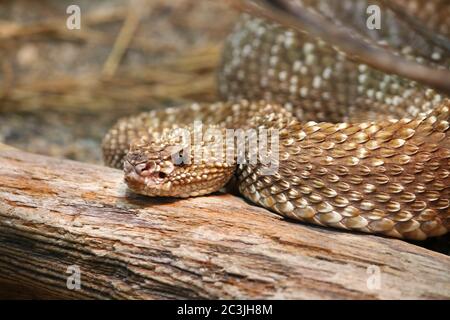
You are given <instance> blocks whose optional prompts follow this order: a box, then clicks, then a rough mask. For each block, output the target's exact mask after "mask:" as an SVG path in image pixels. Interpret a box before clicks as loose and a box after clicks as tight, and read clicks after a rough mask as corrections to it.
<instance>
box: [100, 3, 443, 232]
mask: <svg viewBox="0 0 450 320" xmlns="http://www.w3.org/2000/svg"><path fill="white" fill-rule="evenodd" d="M303 2H308V3H309V4H308V5H309V6H311V7H312V8H313V9H314V10H315V12H316V13H320V14H322V15H323V16H325V17H327V18H328V19H332V20H333V21H334V22H336V23H337V24H338V25H339V21H343V20H345V21H347V25H346V26H341V27H342V28H345V27H346V28H353V29H352V30H358V34H357V35H358V37H359V38H360V39H362V40H363V41H365V42H368V43H376V44H377V45H379V46H381V47H386V48H389V50H391V52H394V54H395V55H397V56H402V57H405V59H413V60H414V61H416V62H419V63H420V64H422V65H425V66H429V67H434V68H436V69H437V70H440V69H449V66H450V55H449V51H448V50H449V48H447V47H445V46H442V45H439V43H437V44H436V42H433V43H432V44H430V43H429V41H428V40H429V39H428V36H427V35H424V34H422V33H419V32H414V31H412V30H411V26H410V25H405V23H404V21H403V20H402V19H400V18H399V16H398V15H396V14H395V13H394V11H389V10H388V9H389V8H387V9H386V8H384V9H385V11H383V14H385V15H384V16H382V17H383V20H382V21H383V25H382V28H381V30H382V31H379V32H378V33H377V32H372V31H370V30H368V29H367V28H366V27H365V26H363V25H362V23H363V22H362V21H364V22H365V21H366V20H365V19H366V17H367V16H366V14H365V8H366V7H367V3H365V1H362V3H363V5H361V4H360V5H358V6H356V7H354V6H353V7H349V6H348V3H353V4H354V1H348V0H347V1H328V2H327V1H303ZM396 2H399V3H402V1H396ZM410 2H411V1H410ZM324 3H327V4H324ZM360 3H361V2H360ZM411 3H412V2H411ZM414 3H419V4H420V3H422V2H421V1H415V2H414ZM439 3H440V4H439ZM364 4H366V6H364ZM304 5H305V4H304ZM436 5H437V6H439V5H441V6H443V9H441V10H447V11H446V12H450V11H449V9H448V8H449V7H450V5H448V4H446V3H445V2H439V1H438V4H436ZM409 9H410V10H412V12H413V13H418V12H422V16H421V17H422V19H423V21H429V22H430V23H429V24H425V22H424V24H423V27H424V28H428V29H429V30H432V31H434V32H435V33H439V34H443V35H444V36H447V37H448V35H449V34H450V23H449V20H448V18H445V15H444V18H443V19H440V20H439V19H437V18H436V19H434V20H433V19H428V20H427V18H429V17H430V16H431V14H434V13H433V12H431V13H430V12H429V15H428V16H427V14H426V10H425V9H424V8H423V6H422V7H421V6H420V5H419V6H417V7H415V8H414V7H413V6H410V8H409ZM432 9H433V8H432ZM433 10H436V8H434V9H433ZM447 44H448V42H447ZM369 64H370V63H369ZM448 81H450V79H448ZM219 89H220V93H221V95H222V96H223V97H224V100H226V101H228V102H220V103H216V104H212V105H206V104H203V105H202V104H194V105H192V106H183V107H177V108H170V109H164V110H154V111H150V112H146V113H143V114H140V115H137V116H132V117H129V118H126V119H122V120H120V121H119V122H118V123H117V124H116V125H115V126H114V127H113V128H112V129H111V130H110V131H109V133H108V134H107V136H106V137H105V139H104V142H103V152H104V158H105V162H106V164H108V165H110V166H113V167H117V168H121V167H122V166H123V167H124V170H125V180H126V182H127V184H128V186H129V187H130V188H131V189H132V190H133V191H135V192H137V193H141V194H145V195H149V196H175V197H188V196H196V195H203V194H207V193H211V192H214V191H216V190H218V189H220V188H222V187H223V186H224V185H225V184H226V183H227V182H228V181H229V180H230V178H231V177H232V176H233V175H234V174H235V173H236V176H237V184H238V188H239V191H240V192H241V193H242V195H244V196H245V197H246V198H247V199H249V200H250V201H252V202H254V203H256V204H258V205H261V206H263V207H266V208H268V209H270V210H272V211H275V212H277V213H279V214H281V215H283V216H286V217H289V218H293V219H296V220H300V221H303V222H309V223H314V224H319V225H322V226H330V227H335V228H342V229H347V230H357V231H362V232H368V233H376V234H383V235H387V236H392V237H398V238H407V239H416V240H422V239H425V238H427V237H432V236H439V235H442V234H445V233H447V232H448V229H449V228H450V214H449V212H450V209H449V208H450V136H449V130H448V129H449V118H450V111H449V110H450V109H449V108H450V100H449V99H448V98H447V96H446V94H445V93H442V92H441V93H438V91H435V90H433V89H431V88H428V87H427V86H426V85H423V84H420V83H419V82H418V81H414V80H411V79H408V78H405V77H401V76H398V75H395V74H389V73H386V72H382V71H380V70H379V69H378V68H375V67H371V66H369V65H368V64H364V63H361V62H358V57H355V56H351V55H349V54H345V53H344V52H343V51H340V49H339V47H336V44H333V45H331V44H329V43H327V42H326V41H324V40H321V39H318V38H316V37H315V36H314V35H313V34H310V33H307V32H301V31H298V30H297V31H295V30H294V29H290V28H286V27H284V26H281V25H279V24H277V23H274V22H269V21H268V20H265V19H263V18H256V17H252V16H249V15H244V16H243V17H242V18H241V19H240V20H239V22H238V23H237V24H236V27H235V30H234V31H233V33H232V35H231V36H230V37H229V39H228V40H227V42H226V45H225V48H224V53H223V61H222V64H221V67H220V72H219ZM243 99H246V100H243ZM194 120H201V121H202V124H203V126H204V127H203V128H202V129H201V130H202V132H205V130H206V129H208V128H218V129H219V130H221V131H220V132H224V130H225V128H235V129H238V128H242V129H249V128H269V129H277V130H278V133H279V150H278V154H277V159H272V160H274V161H277V165H278V170H277V171H276V172H275V173H273V174H270V175H265V174H262V173H261V172H262V169H264V167H265V166H267V164H262V163H260V162H257V163H245V164H236V158H233V159H232V160H231V162H230V161H227V162H225V161H224V160H221V161H217V159H216V161H206V160H205V159H200V162H197V163H194V162H192V163H190V164H186V163H183V162H181V163H177V162H174V160H173V159H174V158H173V154H177V153H179V152H180V148H179V147H180V146H179V144H180V141H179V140H176V137H175V136H174V135H173V134H172V132H173V130H172V129H174V128H177V127H181V128H187V129H189V130H190V131H189V134H191V135H194V131H193V127H192V123H193V122H194ZM142 138H144V139H142ZM208 143H211V141H210V140H208V139H206V138H204V140H202V141H201V148H202V147H203V148H204V147H205V146H208ZM130 145H131V149H130ZM229 147H230V146H226V147H224V149H223V150H225V149H226V148H229ZM234 147H235V146H234ZM250 148H251V146H250ZM193 149H194V148H192V149H191V150H190V152H191V153H190V154H189V155H193V152H194V151H193ZM248 152H250V151H248ZM181 155H182V154H181V153H180V156H181ZM124 160H125V161H124ZM228 160H229V159H228ZM123 163H124V165H123Z"/></svg>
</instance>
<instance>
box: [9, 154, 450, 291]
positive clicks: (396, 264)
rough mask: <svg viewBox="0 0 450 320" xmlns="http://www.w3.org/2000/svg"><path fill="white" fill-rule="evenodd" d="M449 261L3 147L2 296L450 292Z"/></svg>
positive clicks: (228, 200) (229, 200)
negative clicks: (144, 188)
mask: <svg viewBox="0 0 450 320" xmlns="http://www.w3.org/2000/svg"><path fill="white" fill-rule="evenodd" d="M71 266H72V267H71ZM74 266H75V269H73V268H74ZM76 268H79V270H80V281H81V282H80V289H76V288H74V289H69V288H68V286H67V284H68V283H69V287H70V288H73V286H70V284H73V283H74V282H73V281H75V280H74V279H77V278H76V276H77V274H76V273H75V274H73V273H72V272H73V271H74V270H76ZM449 270H450V257H448V256H446V255H443V254H440V253H436V252H433V251H430V250H427V249H424V248H421V247H418V246H415V245H414V244H411V243H408V242H405V241H401V240H396V239H388V238H382V237H377V236H371V235H364V234H354V233H349V232H343V231H336V230H328V229H324V228H320V227H315V226H310V225H303V224H299V223H294V222H290V221H286V220H284V219H283V218H281V217H279V216H277V215H275V214H273V213H271V212H269V211H267V210H265V209H262V208H259V207H256V206H254V205H252V204H250V203H247V202H246V201H245V200H243V199H241V198H239V197H235V196H232V195H229V194H220V193H218V194H215V195H211V196H205V197H197V198H189V199H184V200H175V199H154V198H146V197H142V196H137V195H134V194H132V193H129V192H128V191H127V188H126V186H125V184H124V183H123V181H122V172H121V171H119V170H114V169H109V168H106V167H102V166H95V165H88V164H84V163H78V162H73V161H68V160H59V159H54V158H49V157H45V156H39V155H35V154H29V153H25V152H22V151H19V150H14V149H10V148H2V147H1V146H0V297H3V298H5V297H6V298H8V297H10V298H11V297H20V298H102V299H103V298H119V299H122V298H123V299H141V298H145V299H169V298H192V299H196V298H263V299H266V298H268V299H270V298H281V299H294V298H306V299H308V298H319V299H321V298H326V299H330V298H331V299H334V298H338V299H347V298H357V299H358V298H364V299H365V298H367V299H411V298H419V299H427V298H438V299H449V298H450V273H449Z"/></svg>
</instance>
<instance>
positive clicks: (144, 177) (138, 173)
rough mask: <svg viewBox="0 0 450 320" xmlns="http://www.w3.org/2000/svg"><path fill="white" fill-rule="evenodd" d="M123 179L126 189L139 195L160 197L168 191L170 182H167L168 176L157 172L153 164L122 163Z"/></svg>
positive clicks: (126, 161) (170, 185)
mask: <svg viewBox="0 0 450 320" xmlns="http://www.w3.org/2000/svg"><path fill="white" fill-rule="evenodd" d="M123 168H124V172H125V175H124V178H125V182H126V183H127V185H128V187H129V188H130V189H131V190H133V191H135V192H137V193H141V194H146V195H149V196H160V195H162V194H164V193H166V192H169V191H170V188H171V187H172V183H171V181H167V179H166V178H167V176H168V174H167V173H165V172H163V171H159V170H157V168H158V166H157V165H155V163H153V162H142V163H138V164H132V163H130V162H129V161H128V160H125V161H124V165H123Z"/></svg>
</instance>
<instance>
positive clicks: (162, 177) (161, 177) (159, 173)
mask: <svg viewBox="0 0 450 320" xmlns="http://www.w3.org/2000/svg"><path fill="white" fill-rule="evenodd" d="M165 177H167V174H165V173H164V172H161V171H160V172H158V178H160V179H164V178H165Z"/></svg>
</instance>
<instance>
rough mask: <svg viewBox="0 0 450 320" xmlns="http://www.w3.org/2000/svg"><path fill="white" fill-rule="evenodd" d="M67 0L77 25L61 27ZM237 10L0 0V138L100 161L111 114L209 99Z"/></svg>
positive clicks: (217, 4) (112, 1)
mask: <svg viewBox="0 0 450 320" xmlns="http://www.w3.org/2000/svg"><path fill="white" fill-rule="evenodd" d="M70 5H78V6H79V8H80V18H81V19H80V22H81V25H80V27H81V28H80V29H73V30H70V29H69V28H68V27H67V26H66V22H67V19H68V18H69V17H70V16H71V14H70V13H66V10H67V8H68V7H69V6H70ZM71 13H72V12H71ZM236 16H237V13H236V12H234V11H233V10H232V9H231V8H230V7H229V6H228V5H227V3H226V2H225V1H211V0H204V1H199V0H171V1H164V0H132V1H126V0H122V1H119V0H108V1H106V0H100V1H88V0H86V1H80V0H77V1H74V0H71V1H61V0H53V1H52V0H46V1H36V0H18V1H17V0H16V1H1V2H0V143H5V144H9V145H12V146H16V147H19V148H21V149H23V150H27V151H30V152H35V153H39V154H45V155H50V156H55V157H60V158H68V159H74V160H79V161H85V162H90V163H101V149H100V143H101V139H102V137H103V135H104V134H105V132H106V131H107V130H108V128H109V127H110V126H111V125H112V124H113V123H114V122H115V121H116V120H117V118H119V117H121V116H123V115H129V114H132V113H136V112H138V111H140V110H148V109H152V108H157V107H162V106H170V105H177V104H180V103H183V102H188V101H193V100H195V101H213V100H215V99H216V88H215V68H216V66H217V64H218V61H219V59H220V46H221V43H222V42H223V40H224V38H225V37H226V35H227V34H228V33H229V31H230V28H231V27H232V23H233V21H234V19H235V18H236Z"/></svg>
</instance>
